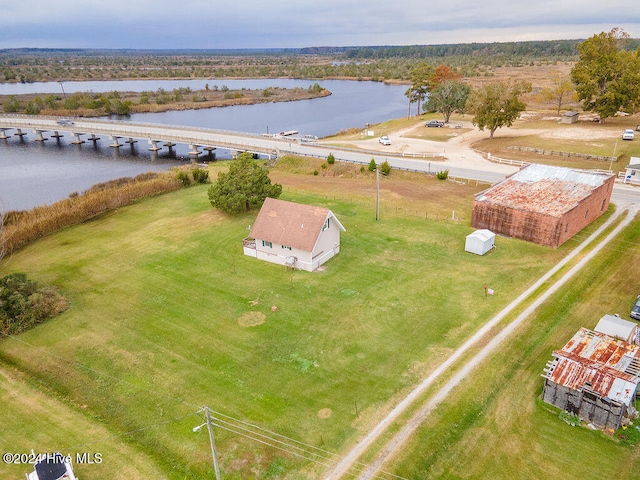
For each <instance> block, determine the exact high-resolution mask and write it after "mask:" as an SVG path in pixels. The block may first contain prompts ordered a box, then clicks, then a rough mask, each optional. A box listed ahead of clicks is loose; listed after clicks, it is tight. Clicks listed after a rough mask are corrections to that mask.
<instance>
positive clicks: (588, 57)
mask: <svg viewBox="0 0 640 480" xmlns="http://www.w3.org/2000/svg"><path fill="white" fill-rule="evenodd" d="M628 40H629V35H628V34H627V33H625V32H624V31H622V30H620V29H618V28H614V29H613V30H611V31H610V32H602V33H600V34H598V35H594V36H593V37H591V38H589V39H587V40H585V41H584V42H582V43H580V44H579V45H578V52H579V54H580V60H579V61H578V62H577V63H576V64H575V65H574V67H573V68H572V69H571V80H572V81H573V83H574V84H575V85H576V94H577V97H578V100H580V101H582V108H583V109H584V110H585V111H591V112H596V113H597V114H598V115H599V116H600V121H601V122H604V120H605V119H606V118H607V117H612V116H614V115H615V114H616V113H617V112H618V111H620V110H625V111H627V112H628V113H634V112H635V111H637V110H638V108H639V107H640V49H639V50H637V51H635V52H631V51H628V50H625V46H626V45H627V42H628Z"/></svg>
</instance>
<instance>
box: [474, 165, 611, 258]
mask: <svg viewBox="0 0 640 480" xmlns="http://www.w3.org/2000/svg"><path fill="white" fill-rule="evenodd" d="M613 182H614V177H613V176H611V177H609V178H608V179H606V180H605V182H604V183H603V184H602V185H601V186H599V187H597V188H595V189H594V190H593V191H592V193H591V194H590V195H589V196H587V197H585V198H584V199H583V200H581V201H580V202H579V203H578V205H576V206H575V207H574V208H573V209H571V210H568V211H567V212H566V213H565V214H564V215H562V216H561V217H553V216H550V215H544V214H541V213H537V212H531V211H526V210H521V209H520V210H518V209H514V208H511V207H507V206H502V205H496V204H493V203H491V202H482V201H478V200H474V201H473V211H472V214H471V226H472V227H473V228H477V229H481V228H486V229H489V230H491V231H492V232H494V233H497V234H500V235H505V236H508V237H513V238H519V239H521V240H527V241H529V242H534V243H537V244H539V245H546V246H549V247H553V248H557V247H559V246H560V245H562V244H563V243H564V242H566V241H567V240H569V239H570V238H571V237H573V236H574V235H575V234H576V233H578V232H579V231H580V230H582V229H583V228H584V227H586V226H587V225H589V224H590V223H591V222H593V221H594V220H595V219H596V218H598V217H599V216H600V215H602V214H603V213H604V212H606V211H607V208H608V207H609V201H610V198H611V190H612V188H613Z"/></svg>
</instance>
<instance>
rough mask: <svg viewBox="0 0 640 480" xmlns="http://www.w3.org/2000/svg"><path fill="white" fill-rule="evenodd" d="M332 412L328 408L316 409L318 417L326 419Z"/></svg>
mask: <svg viewBox="0 0 640 480" xmlns="http://www.w3.org/2000/svg"><path fill="white" fill-rule="evenodd" d="M332 413H333V411H332V410H331V409H330V408H321V409H320V410H318V418H322V419H327V418H329V417H330V416H331V414H332Z"/></svg>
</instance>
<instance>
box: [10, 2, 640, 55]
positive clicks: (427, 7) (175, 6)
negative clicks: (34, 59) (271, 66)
mask: <svg viewBox="0 0 640 480" xmlns="http://www.w3.org/2000/svg"><path fill="white" fill-rule="evenodd" d="M614 27H620V28H621V29H623V30H624V31H626V32H627V33H628V34H629V35H631V37H634V38H640V7H638V5H637V3H636V2H634V1H632V0H624V1H622V0H606V1H603V0H599V1H598V0H537V1H524V0H511V1H506V0H482V1H474V2H472V1H470V0H441V1H438V0H395V1H393V0H384V1H383V0H366V1H365V0H360V1H354V0H322V1H312V0H306V1H305V0H295V1H294V0H271V1H269V0H55V1H51V0H0V48H21V47H32V48H134V49H135V48H137V49H216V48H223V49H233V48H298V47H314V46H366V45H434V44H451V43H473V42H503V41H504V42H514V41H527V40H556V39H583V38H589V37H591V36H593V35H595V34H597V33H600V32H605V31H606V32H608V31H610V30H611V29H612V28H614Z"/></svg>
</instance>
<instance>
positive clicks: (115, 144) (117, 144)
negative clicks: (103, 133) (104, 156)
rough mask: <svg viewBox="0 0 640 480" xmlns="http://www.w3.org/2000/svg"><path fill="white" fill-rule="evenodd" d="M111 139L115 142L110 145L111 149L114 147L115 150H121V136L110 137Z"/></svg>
mask: <svg viewBox="0 0 640 480" xmlns="http://www.w3.org/2000/svg"><path fill="white" fill-rule="evenodd" d="M109 137H110V138H111V140H112V141H113V143H112V144H110V145H109V146H110V147H113V148H120V147H121V146H122V144H121V143H120V142H118V139H119V138H120V137H119V136H117V135H110V136H109Z"/></svg>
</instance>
